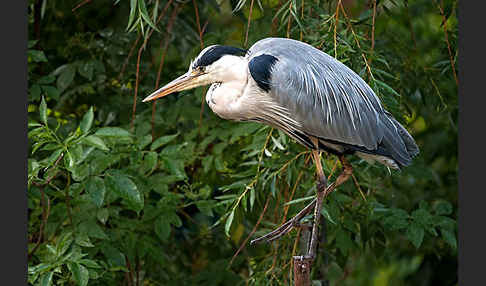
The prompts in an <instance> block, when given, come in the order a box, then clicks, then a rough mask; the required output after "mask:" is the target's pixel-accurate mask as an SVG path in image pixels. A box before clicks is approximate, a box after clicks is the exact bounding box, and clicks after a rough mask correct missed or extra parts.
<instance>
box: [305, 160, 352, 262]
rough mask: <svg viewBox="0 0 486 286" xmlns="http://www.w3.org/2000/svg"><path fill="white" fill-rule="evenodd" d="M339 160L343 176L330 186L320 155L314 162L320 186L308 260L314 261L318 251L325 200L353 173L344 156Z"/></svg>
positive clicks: (318, 186) (318, 187)
mask: <svg viewBox="0 0 486 286" xmlns="http://www.w3.org/2000/svg"><path fill="white" fill-rule="evenodd" d="M313 154H314V153H313ZM339 160H340V161H341V164H342V166H343V171H342V172H341V174H340V175H339V176H338V177H337V178H336V180H335V181H334V182H333V183H332V184H331V185H329V186H326V185H327V179H326V177H325V176H324V172H323V171H322V165H321V160H320V158H319V154H318V153H316V154H315V155H314V161H315V163H316V170H317V177H318V184H317V191H318V193H317V198H316V205H315V207H314V223H313V226H312V236H311V241H310V245H309V249H308V251H307V255H306V257H305V258H306V259H314V257H315V254H316V250H317V241H318V239H317V237H318V235H319V224H320V219H321V210H322V203H323V201H324V198H325V197H326V196H327V195H328V194H330V193H331V192H332V191H334V190H335V189H336V188H337V187H338V186H340V185H342V184H343V183H344V182H346V181H347V180H348V179H349V177H350V176H351V174H352V173H353V167H352V166H351V164H349V162H348V161H347V160H346V158H344V155H341V156H339Z"/></svg>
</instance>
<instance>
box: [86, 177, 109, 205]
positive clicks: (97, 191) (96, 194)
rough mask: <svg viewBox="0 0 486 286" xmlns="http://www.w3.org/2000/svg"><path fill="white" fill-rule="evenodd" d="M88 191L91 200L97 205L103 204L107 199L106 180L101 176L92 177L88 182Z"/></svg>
mask: <svg viewBox="0 0 486 286" xmlns="http://www.w3.org/2000/svg"><path fill="white" fill-rule="evenodd" d="M86 192H87V193H88V195H89V197H90V198H91V201H92V202H93V203H94V204H95V205H96V206H97V207H99V208H100V207H101V206H103V201H104V199H105V193H106V188H105V182H104V181H103V179H102V178H100V177H90V178H89V179H88V182H87V183H86Z"/></svg>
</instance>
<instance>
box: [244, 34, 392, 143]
mask: <svg viewBox="0 0 486 286" xmlns="http://www.w3.org/2000/svg"><path fill="white" fill-rule="evenodd" d="M262 54H268V55H272V56H274V57H276V58H277V59H278V61H277V63H275V65H274V66H273V68H272V71H271V78H270V87H271V88H270V95H271V96H272V97H273V99H274V100H275V101H276V102H277V103H278V104H279V105H280V106H282V107H285V108H287V109H288V112H289V114H290V116H292V118H293V119H294V120H295V121H296V122H298V123H299V125H300V126H299V130H298V131H299V132H305V133H306V134H308V135H312V136H315V137H319V138H323V139H327V140H330V141H335V142H338V143H345V144H349V145H354V146H360V147H364V148H366V149H368V150H376V149H377V147H378V144H379V143H380V142H381V141H382V139H383V136H384V128H382V127H383V126H382V124H383V123H382V122H381V120H382V118H383V115H384V110H383V107H382V106H381V104H380V101H379V99H378V97H377V96H376V95H375V94H374V92H373V91H372V90H371V88H370V87H369V86H368V85H367V84H366V83H365V82H364V80H363V79H361V78H360V77H359V76H358V75H357V74H356V73H354V72H353V71H352V70H351V69H349V68H348V67H346V66H345V65H344V64H342V63H340V62H339V61H337V60H335V59H334V58H332V57H331V56H329V55H327V54H325V53H323V52H321V51H319V50H317V49H315V48H314V47H312V46H310V45H307V44H304V43H302V42H298V41H295V40H290V39H281V38H267V39H264V40H261V41H259V42H257V43H256V44H255V45H253V46H252V47H251V48H250V51H249V57H250V60H251V58H254V57H257V56H259V55H262Z"/></svg>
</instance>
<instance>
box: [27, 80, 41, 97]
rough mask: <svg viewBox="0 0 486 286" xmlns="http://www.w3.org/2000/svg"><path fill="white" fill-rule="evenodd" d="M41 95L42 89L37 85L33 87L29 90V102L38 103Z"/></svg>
mask: <svg viewBox="0 0 486 286" xmlns="http://www.w3.org/2000/svg"><path fill="white" fill-rule="evenodd" d="M40 95H41V87H40V86H39V85H37V84H34V85H32V86H31V87H30V88H29V96H30V98H29V101H36V100H38V99H39V98H40Z"/></svg>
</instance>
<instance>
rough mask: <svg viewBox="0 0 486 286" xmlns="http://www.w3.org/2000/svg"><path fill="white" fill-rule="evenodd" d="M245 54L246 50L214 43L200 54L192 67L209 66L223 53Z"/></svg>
mask: <svg viewBox="0 0 486 286" xmlns="http://www.w3.org/2000/svg"><path fill="white" fill-rule="evenodd" d="M245 54H246V50H243V49H240V48H235V47H230V46H220V45H216V46H213V47H211V48H209V49H208V50H207V51H206V52H205V53H204V54H202V55H201V56H200V57H199V58H198V59H197V60H196V62H195V63H194V64H193V68H197V67H205V66H209V65H211V64H212V63H214V62H215V61H217V60H219V59H220V58H221V57H222V56H224V55H235V56H244V55H245Z"/></svg>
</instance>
